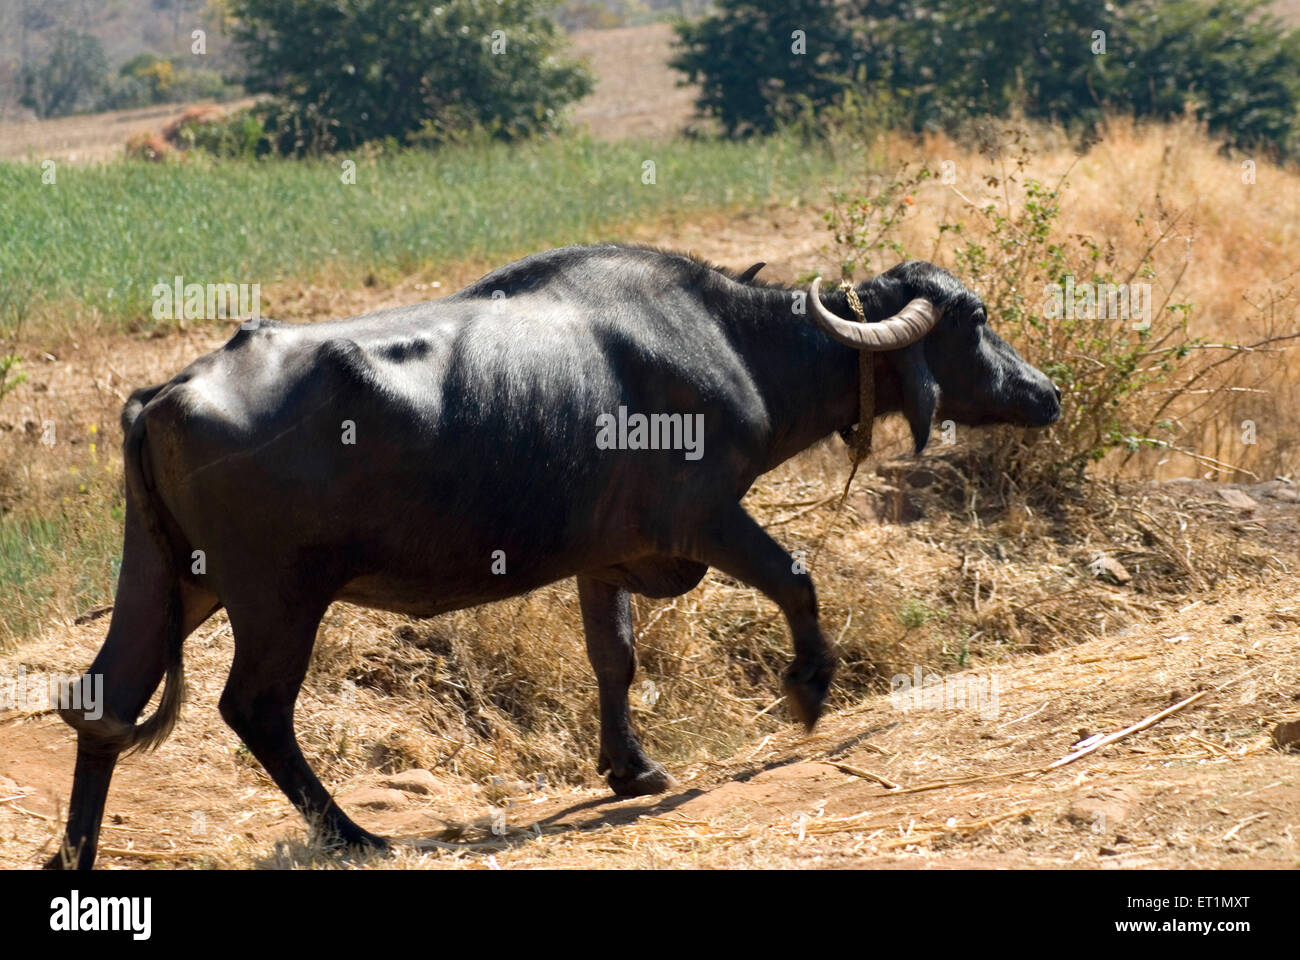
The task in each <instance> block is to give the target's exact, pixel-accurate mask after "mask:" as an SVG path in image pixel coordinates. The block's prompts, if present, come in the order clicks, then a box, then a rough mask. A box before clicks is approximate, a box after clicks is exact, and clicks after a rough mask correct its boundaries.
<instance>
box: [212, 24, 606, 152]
mask: <svg viewBox="0 0 1300 960" xmlns="http://www.w3.org/2000/svg"><path fill="white" fill-rule="evenodd" d="M550 6H551V4H550V3H549V2H547V0H447V2H445V3H442V4H439V5H436V6H435V5H431V4H429V3H427V2H423V0H355V2H351V3H347V4H342V3H337V2H334V0H287V2H286V0H233V2H232V4H231V9H232V12H233V13H234V14H235V16H236V17H237V18H238V19H237V21H236V23H235V27H234V36H235V39H236V42H237V43H238V44H239V45H240V46H241V47H242V48H243V51H244V54H245V56H246V58H247V60H248V63H249V76H248V83H247V85H248V87H249V89H251V90H255V91H260V92H266V93H271V94H274V95H275V96H276V97H277V98H279V100H278V103H277V105H276V107H275V108H274V109H273V110H269V111H268V112H267V113H266V114H265V117H264V120H263V122H264V125H265V127H266V130H267V132H268V135H270V136H271V142H272V143H273V144H274V145H275V146H276V147H277V148H278V149H279V150H280V151H282V152H287V153H302V152H309V151H321V150H333V149H350V148H352V147H355V146H357V145H358V144H361V143H365V142H368V141H373V140H383V139H385V138H388V137H392V138H394V139H395V140H396V141H397V142H399V143H402V144H405V143H411V142H415V141H423V142H442V141H445V140H449V139H455V138H456V137H458V136H459V135H461V134H462V133H463V132H464V131H465V130H467V129H471V128H481V129H483V130H486V131H487V132H488V133H489V134H490V135H492V136H494V137H497V138H500V139H505V140H511V139H517V138H521V137H526V136H529V135H531V134H534V133H538V132H541V131H544V130H546V129H548V128H550V127H552V126H553V125H554V124H555V123H556V122H557V120H558V118H559V115H560V112H561V110H562V109H563V108H564V107H565V106H566V105H567V104H569V103H570V102H572V101H574V100H576V99H578V98H579V97H582V96H584V95H586V94H587V93H588V92H589V91H590V90H591V88H592V80H591V77H590V75H589V74H588V73H587V71H586V70H585V69H584V68H583V67H581V66H579V65H578V64H575V63H571V62H567V61H563V60H561V59H559V58H558V57H557V53H558V51H559V49H560V46H561V43H562V39H563V38H562V35H561V33H560V31H559V28H558V27H557V26H556V24H555V22H554V21H553V20H552V19H551V18H550V17H549V16H548V11H549V9H550Z"/></svg>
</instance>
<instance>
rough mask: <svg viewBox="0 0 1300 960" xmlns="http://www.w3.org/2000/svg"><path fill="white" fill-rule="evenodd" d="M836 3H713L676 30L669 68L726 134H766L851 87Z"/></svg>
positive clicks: (843, 27) (761, 0)
mask: <svg viewBox="0 0 1300 960" xmlns="http://www.w3.org/2000/svg"><path fill="white" fill-rule="evenodd" d="M837 6H838V4H837V3H836V2H835V0H779V2H777V0H719V2H718V5H717V11H716V12H715V13H714V14H712V15H711V16H708V17H704V18H702V19H700V20H696V21H686V20H683V21H680V22H679V23H678V24H677V34H678V38H679V39H678V43H677V47H678V53H677V55H676V56H675V57H674V58H673V60H672V61H671V65H672V66H673V67H674V68H676V69H677V70H680V71H682V72H683V73H685V74H686V76H687V79H688V80H689V81H690V82H692V83H698V84H699V85H700V95H699V98H698V101H697V103H698V105H699V107H700V109H701V110H702V111H703V112H704V113H707V114H709V115H711V116H714V117H716V118H717V119H718V120H719V121H721V123H722V126H723V127H724V128H725V129H726V131H727V133H728V134H732V135H736V134H747V133H770V132H771V131H772V130H773V129H774V128H775V127H776V125H777V124H778V123H779V122H780V121H781V120H784V119H790V118H791V117H792V115H793V114H794V113H795V112H796V111H797V110H799V109H801V108H807V107H811V108H814V109H816V108H821V107H825V106H828V105H830V104H831V103H833V102H834V101H835V100H836V98H837V97H838V96H839V95H840V94H841V93H842V92H843V91H844V89H845V87H846V86H848V84H849V83H850V77H849V70H850V67H851V58H850V56H849V54H850V53H851V49H850V46H849V44H848V43H846V42H845V40H846V33H847V30H846V24H845V22H844V21H842V20H841V17H840V13H839V11H837V9H836V7H837Z"/></svg>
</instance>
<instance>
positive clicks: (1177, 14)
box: [673, 0, 1300, 154]
mask: <svg viewBox="0 0 1300 960" xmlns="http://www.w3.org/2000/svg"><path fill="white" fill-rule="evenodd" d="M1267 7H1268V2H1267V0H1000V2H998V3H989V2H987V0H928V2H920V0H838V2H837V0H791V2H789V3H787V2H784V0H720V2H719V5H718V9H717V10H716V12H715V13H713V14H712V15H711V16H709V17H706V18H704V19H703V20H701V21H698V22H695V23H679V24H678V26H677V30H678V35H679V46H680V47H681V50H682V52H681V53H680V54H679V56H678V57H677V58H676V59H675V60H674V62H673V65H674V66H675V67H676V68H677V69H679V70H681V71H683V72H685V73H686V74H687V76H688V78H690V79H692V80H695V81H696V82H698V83H699V84H700V86H701V94H700V97H699V100H698V105H699V108H700V110H701V111H702V112H704V113H706V114H709V115H712V116H714V117H717V118H718V119H719V120H720V121H721V122H722V125H723V127H724V128H725V129H726V130H727V132H728V133H731V134H737V133H745V132H748V131H751V130H758V131H767V130H771V129H772V128H773V127H775V126H776V125H777V124H779V123H780V122H781V121H782V120H783V119H786V118H787V117H789V116H791V115H794V114H797V113H798V112H799V111H800V110H802V109H806V108H812V109H821V108H823V107H826V106H828V105H831V104H835V103H838V102H841V101H844V100H847V99H849V98H851V97H856V98H858V99H859V100H865V101H866V102H869V103H873V104H876V105H880V104H887V105H888V109H886V110H878V111H877V112H878V113H880V114H881V116H884V117H886V118H888V119H890V120H892V121H893V122H895V123H901V124H903V125H905V126H910V127H911V128H913V129H921V128H924V127H928V126H937V127H954V126H957V125H958V124H960V123H961V122H962V121H964V120H965V119H967V118H971V117H983V116H990V115H991V116H1004V115H1006V114H1007V113H1009V112H1011V111H1013V110H1019V111H1022V112H1023V113H1024V114H1025V115H1026V116H1029V117H1035V118H1042V119H1047V120H1052V121H1056V122H1059V123H1062V124H1064V125H1065V126H1066V127H1067V128H1068V129H1071V130H1073V131H1074V132H1076V133H1079V134H1084V135H1086V134H1089V133H1091V132H1092V131H1093V129H1094V128H1095V127H1096V126H1097V124H1098V123H1099V122H1100V121H1101V120H1102V118H1103V116H1104V114H1105V111H1106V110H1108V109H1109V110H1117V111H1128V112H1131V113H1133V114H1134V115H1136V116H1139V117H1146V116H1151V117H1157V118H1161V119H1163V118H1168V117H1171V116H1175V115H1179V114H1181V113H1182V112H1183V111H1184V110H1185V109H1187V108H1188V107H1189V106H1190V107H1192V108H1193V109H1194V110H1195V111H1196V113H1197V115H1198V116H1199V117H1200V118H1201V119H1202V120H1204V121H1205V122H1206V124H1207V125H1208V126H1209V128H1210V130H1211V132H1213V133H1215V134H1217V135H1219V136H1221V137H1222V138H1223V139H1224V140H1225V141H1227V142H1228V143H1230V144H1232V145H1234V146H1242V147H1256V146H1267V147H1270V148H1272V149H1274V150H1276V151H1278V152H1280V153H1283V154H1293V153H1295V152H1296V151H1297V150H1300V142H1298V141H1300V127H1298V126H1297V111H1298V109H1300V30H1289V29H1285V28H1284V27H1283V25H1282V24H1281V22H1280V21H1279V20H1277V18H1276V17H1274V16H1272V15H1271V14H1270V13H1268V12H1267ZM795 29H803V30H805V31H806V32H807V37H808V54H807V55H806V56H804V57H797V56H791V55H790V47H789V44H790V40H789V37H790V33H791V31H792V30H795Z"/></svg>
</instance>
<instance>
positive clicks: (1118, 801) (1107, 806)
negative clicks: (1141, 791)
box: [1066, 785, 1138, 833]
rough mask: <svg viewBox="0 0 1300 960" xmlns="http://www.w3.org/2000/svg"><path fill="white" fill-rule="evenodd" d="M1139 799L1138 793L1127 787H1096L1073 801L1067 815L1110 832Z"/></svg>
mask: <svg viewBox="0 0 1300 960" xmlns="http://www.w3.org/2000/svg"><path fill="white" fill-rule="evenodd" d="M1137 800H1138V797H1137V794H1135V793H1134V792H1133V791H1132V790H1130V789H1128V788H1127V787H1121V786H1110V785H1106V786H1100V787H1095V788H1093V789H1092V790H1090V791H1089V792H1088V793H1087V795H1086V796H1083V797H1081V798H1079V799H1078V800H1075V801H1074V802H1073V803H1071V804H1070V809H1069V812H1068V813H1067V814H1066V816H1067V817H1068V818H1069V819H1070V820H1072V821H1073V822H1075V823H1079V824H1083V825H1084V826H1088V827H1092V826H1094V825H1095V826H1097V827H1098V829H1099V830H1100V831H1101V832H1103V833H1109V832H1110V831H1111V828H1112V827H1114V826H1115V825H1116V824H1119V823H1122V822H1123V821H1124V818H1125V817H1127V816H1128V815H1129V812H1130V810H1131V808H1132V807H1133V805H1134V804H1136V803H1137Z"/></svg>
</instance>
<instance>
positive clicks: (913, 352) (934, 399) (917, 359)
mask: <svg viewBox="0 0 1300 960" xmlns="http://www.w3.org/2000/svg"><path fill="white" fill-rule="evenodd" d="M888 356H889V359H890V361H891V362H892V363H893V364H894V370H895V371H896V372H897V373H898V378H899V380H901V381H902V383H903V416H905V417H907V425H908V426H909V427H911V428H912V440H913V442H914V443H915V444H916V452H917V453H920V452H921V451H922V450H924V449H925V445H926V444H927V443H928V442H929V440H930V422H931V421H932V420H933V419H934V410H935V407H936V406H938V402H939V385H938V384H937V383H935V382H934V375H933V374H931V373H930V365H929V364H928V363H926V362H925V350H924V348H923V344H922V343H914V344H912V345H911V346H910V347H904V348H903V349H902V350H895V351H892V352H891V353H889V354H888Z"/></svg>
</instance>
